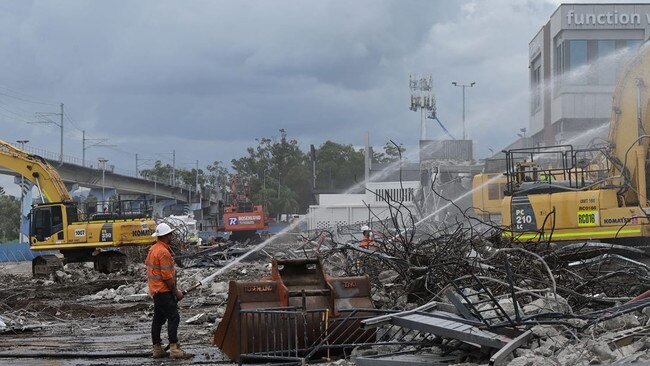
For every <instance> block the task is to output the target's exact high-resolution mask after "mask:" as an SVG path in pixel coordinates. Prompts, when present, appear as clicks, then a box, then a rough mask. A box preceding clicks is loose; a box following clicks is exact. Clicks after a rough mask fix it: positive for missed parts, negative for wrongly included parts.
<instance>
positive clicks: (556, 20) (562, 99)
mask: <svg viewBox="0 0 650 366" xmlns="http://www.w3.org/2000/svg"><path fill="white" fill-rule="evenodd" d="M649 32H650V4H562V5H560V6H559V7H558V9H557V10H556V11H555V12H554V13H553V15H551V18H550V20H549V21H548V23H546V25H544V26H543V27H542V29H541V30H540V31H539V33H537V35H536V36H535V37H534V38H533V40H532V41H531V42H530V44H529V58H530V61H529V69H530V70H529V71H530V90H531V99H530V123H529V129H528V131H529V133H530V136H531V140H532V145H537V144H546V145H553V144H561V143H565V142H569V140H570V139H571V138H572V137H573V136H575V135H577V134H579V133H580V132H583V131H586V130H590V129H593V128H595V127H598V126H602V125H603V124H605V123H607V122H609V120H610V115H611V105H612V93H613V91H614V86H615V82H616V74H617V71H618V70H620V68H621V66H622V65H623V64H624V63H625V60H626V59H627V58H628V57H629V54H630V52H634V50H636V49H637V48H638V47H639V45H640V44H641V43H642V42H643V41H644V40H647V39H648V36H649V35H650V34H649ZM606 134H607V128H602V131H601V130H600V129H599V135H600V136H606Z"/></svg>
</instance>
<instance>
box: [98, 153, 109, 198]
mask: <svg viewBox="0 0 650 366" xmlns="http://www.w3.org/2000/svg"><path fill="white" fill-rule="evenodd" d="M107 161H108V159H104V158H99V163H100V164H101V166H102V205H104V204H105V201H104V182H105V181H104V179H105V177H106V162H107Z"/></svg>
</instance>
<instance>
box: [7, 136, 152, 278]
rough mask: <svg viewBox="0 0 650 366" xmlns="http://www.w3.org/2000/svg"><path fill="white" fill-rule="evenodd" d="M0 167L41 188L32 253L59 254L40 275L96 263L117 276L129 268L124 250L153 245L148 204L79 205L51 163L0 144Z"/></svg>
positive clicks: (39, 265) (39, 264) (40, 266)
mask: <svg viewBox="0 0 650 366" xmlns="http://www.w3.org/2000/svg"><path fill="white" fill-rule="evenodd" d="M0 166H3V167H5V168H7V169H9V170H11V171H13V172H16V173H18V174H20V175H22V176H23V177H24V178H25V179H27V180H29V181H30V182H32V183H33V184H34V186H35V187H36V188H37V189H38V191H39V192H40V196H41V203H38V204H35V205H33V206H32V210H31V212H30V214H29V218H30V228H29V244H30V249H31V250H35V251H40V250H58V251H60V253H61V254H62V255H63V259H61V258H60V257H59V256H56V255H41V256H37V257H36V258H34V260H33V261H32V270H33V274H34V275H35V276H40V275H48V274H50V273H52V272H53V271H56V270H57V269H59V268H61V267H62V266H63V264H65V263H71V262H91V261H92V262H94V265H95V269H97V270H98V271H100V272H105V273H108V272H113V271H114V270H116V269H119V268H121V267H122V266H123V265H124V264H125V255H124V254H122V253H121V252H119V251H116V250H103V249H104V248H111V247H113V248H115V247H122V246H135V245H150V244H152V243H153V242H154V241H155V240H154V238H153V237H152V236H151V234H152V233H153V231H154V230H155V225H156V224H155V222H154V221H153V220H151V219H150V218H149V215H150V212H149V210H148V207H147V204H146V201H145V200H126V201H122V200H113V201H110V202H91V203H89V204H88V205H86V206H85V207H80V206H81V205H79V204H77V203H76V202H74V201H73V199H72V196H71V195H70V193H69V192H68V190H67V188H66V187H65V184H64V182H63V180H62V179H61V177H60V176H59V173H58V172H57V171H56V169H54V168H53V167H52V166H51V165H50V164H49V163H48V162H47V161H46V160H45V159H43V158H42V157H40V156H38V155H33V154H29V153H27V152H25V151H23V150H20V149H18V148H16V147H14V146H12V145H10V144H8V143H6V142H4V141H1V140H0Z"/></svg>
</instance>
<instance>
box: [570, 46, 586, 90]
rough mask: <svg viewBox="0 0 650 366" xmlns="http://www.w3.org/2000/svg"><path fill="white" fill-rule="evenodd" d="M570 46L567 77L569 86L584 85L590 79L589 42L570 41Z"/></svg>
mask: <svg viewBox="0 0 650 366" xmlns="http://www.w3.org/2000/svg"><path fill="white" fill-rule="evenodd" d="M567 43H568V44H569V50H568V51H569V52H568V57H569V62H568V64H569V71H570V73H569V74H568V76H567V75H565V77H566V78H567V82H568V83H569V84H577V85H584V84H587V78H588V69H589V66H588V61H589V58H588V54H587V41H568V42H567Z"/></svg>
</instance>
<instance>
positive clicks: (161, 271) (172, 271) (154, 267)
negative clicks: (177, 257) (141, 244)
mask: <svg viewBox="0 0 650 366" xmlns="http://www.w3.org/2000/svg"><path fill="white" fill-rule="evenodd" d="M144 264H145V265H146V266H147V284H148V285H149V293H150V294H151V295H152V296H153V295H154V294H156V293H158V292H170V291H171V290H172V289H170V288H169V287H168V286H167V284H166V283H165V280H169V279H174V280H175V279H176V266H175V265H174V258H173V257H172V253H171V251H170V250H169V246H168V245H167V244H165V243H163V242H162V241H157V242H156V244H154V245H152V246H151V248H149V254H147V259H145V261H144Z"/></svg>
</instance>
